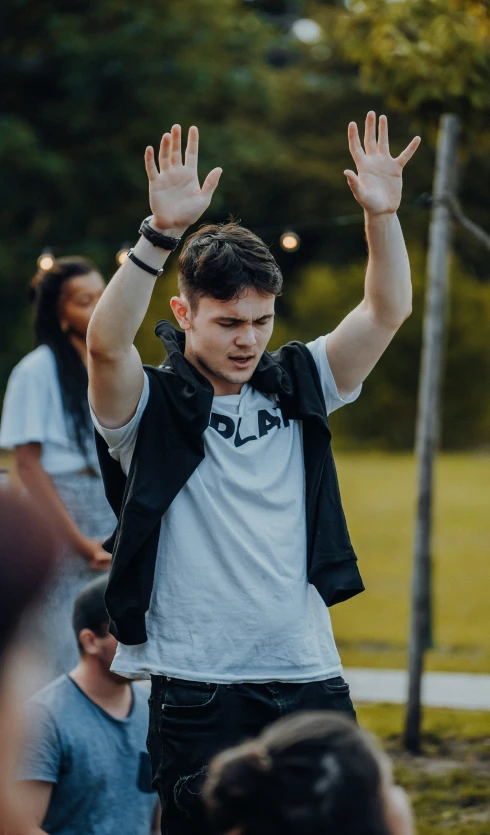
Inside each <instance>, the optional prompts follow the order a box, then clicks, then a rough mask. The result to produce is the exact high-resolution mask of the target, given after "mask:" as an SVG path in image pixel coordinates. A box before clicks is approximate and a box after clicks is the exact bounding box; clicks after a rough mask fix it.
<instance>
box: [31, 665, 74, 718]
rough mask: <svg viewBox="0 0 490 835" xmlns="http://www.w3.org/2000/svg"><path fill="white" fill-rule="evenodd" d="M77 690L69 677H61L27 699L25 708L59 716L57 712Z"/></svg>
mask: <svg viewBox="0 0 490 835" xmlns="http://www.w3.org/2000/svg"><path fill="white" fill-rule="evenodd" d="M77 689H78V688H75V686H74V683H73V682H72V680H71V679H70V677H69V676H67V675H65V674H64V675H61V676H59V677H58V678H55V679H54V680H53V681H50V682H49V684H45V685H44V687H41V689H40V690H37V692H36V693H34V695H33V696H31V697H30V699H28V701H27V707H28V708H29V709H32V710H36V709H37V708H43V709H44V710H45V711H47V712H49V713H53V716H56V715H59V711H60V710H61V709H62V708H63V707H64V706H65V705H66V704H67V703H69V702H71V701H72V700H73V696H74V695H75V694H76V690H77Z"/></svg>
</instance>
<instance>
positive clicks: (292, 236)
mask: <svg viewBox="0 0 490 835" xmlns="http://www.w3.org/2000/svg"><path fill="white" fill-rule="evenodd" d="M279 243H280V244H281V246H282V248H283V249H284V250H286V252H294V251H295V250H296V249H299V245H300V243H301V241H300V239H299V235H297V234H296V232H283V234H282V235H281V237H280V239H279Z"/></svg>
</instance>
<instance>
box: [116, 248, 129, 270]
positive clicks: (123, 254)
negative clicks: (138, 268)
mask: <svg viewBox="0 0 490 835" xmlns="http://www.w3.org/2000/svg"><path fill="white" fill-rule="evenodd" d="M130 249H131V247H130V246H127V245H126V244H124V246H122V247H121V249H120V250H119V252H118V253H117V255H116V261H117V263H118V264H119V266H122V264H124V262H125V261H126V260H127V258H128V252H129V250H130Z"/></svg>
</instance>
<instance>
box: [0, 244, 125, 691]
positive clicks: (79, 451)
mask: <svg viewBox="0 0 490 835" xmlns="http://www.w3.org/2000/svg"><path fill="white" fill-rule="evenodd" d="M104 286H105V285H104V281H103V279H102V276H101V275H100V273H99V271H98V270H97V268H96V267H95V265H94V264H93V263H92V262H91V261H89V260H88V259H86V258H81V257H65V258H59V259H58V260H56V261H55V262H54V264H53V266H52V268H51V269H49V270H39V271H38V273H37V274H36V275H35V277H34V279H33V281H32V297H33V300H34V303H35V335H36V344H37V347H36V349H35V350H34V351H32V352H31V353H29V354H27V356H25V357H24V358H23V359H22V360H21V362H20V363H19V364H18V365H17V366H16V367H15V368H14V370H13V371H12V374H11V376H10V379H9V382H8V386H7V393H6V396H5V401H4V406H3V414H2V423H1V427H0V446H1V447H3V448H7V449H15V463H16V467H17V472H18V475H19V477H20V479H21V481H22V482H23V484H24V485H25V487H26V488H27V490H28V491H29V492H30V494H31V495H32V496H33V498H35V500H36V501H37V502H38V503H39V504H40V505H41V507H42V508H43V510H44V511H45V513H46V514H48V515H49V516H50V517H51V518H52V519H53V520H54V522H55V523H56V526H57V528H58V530H59V531H60V532H61V534H62V536H63V539H64V541H65V542H66V545H67V547H66V552H65V555H64V559H63V560H62V561H61V563H60V566H59V569H58V571H57V573H56V576H55V579H54V582H53V583H52V585H51V586H50V588H49V591H48V592H47V594H46V595H45V599H44V600H43V603H42V607H41V610H40V612H39V617H38V619H37V624H36V627H37V629H36V631H37V633H38V635H39V638H40V641H41V646H42V649H43V651H44V652H45V653H47V665H48V675H49V677H54V676H56V675H60V674H61V673H63V672H67V671H68V670H69V669H71V668H72V667H73V665H74V664H76V660H77V648H76V645H75V642H74V640H73V636H72V631H71V626H70V623H71V610H72V606H73V601H74V599H75V597H76V595H77V594H78V592H79V591H80V589H81V588H82V587H83V586H84V585H85V584H86V583H87V582H88V581H89V580H91V579H92V578H93V577H94V576H95V574H96V573H97V572H100V571H104V570H106V569H107V568H108V567H109V564H110V555H109V554H107V553H106V552H105V551H104V550H103V548H102V545H101V542H102V541H103V540H104V539H105V538H106V537H107V536H109V534H110V533H111V531H112V529H113V528H114V526H115V518H114V515H113V513H112V510H111V509H110V507H109V505H108V503H107V500H106V498H105V494H104V489H103V484H102V479H101V476H100V470H99V465H98V461H97V455H96V450H95V440H94V433H93V428H92V424H91V420H90V415H89V409H88V400H87V388H88V377H87V370H86V362H87V348H86V334H87V328H88V323H89V320H90V317H91V315H92V313H93V310H94V308H95V305H96V304H97V302H98V300H99V298H100V296H101V295H102V292H103V290H104ZM30 631H32V625H31V629H30Z"/></svg>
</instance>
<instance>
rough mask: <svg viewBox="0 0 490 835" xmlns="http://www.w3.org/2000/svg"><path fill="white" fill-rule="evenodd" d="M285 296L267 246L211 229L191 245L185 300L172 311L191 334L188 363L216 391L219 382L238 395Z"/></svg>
mask: <svg viewBox="0 0 490 835" xmlns="http://www.w3.org/2000/svg"><path fill="white" fill-rule="evenodd" d="M281 290H282V275H281V271H280V269H279V267H278V265H277V263H276V261H275V259H274V257H273V255H272V254H271V252H270V251H269V248H268V246H267V245H266V244H265V243H264V242H263V241H262V240H261V239H260V238H258V237H257V235H254V234H253V232H250V231H249V230H248V229H245V228H244V227H243V226H240V225H239V224H237V223H226V224H220V225H217V224H211V225H208V226H204V227H202V228H201V229H199V230H198V231H197V232H195V233H194V234H193V235H190V236H189V237H188V238H187V239H186V242H185V244H184V247H183V249H182V252H181V255H180V258H179V293H180V295H179V296H178V297H177V296H176V297H174V298H173V299H172V301H171V306H172V310H173V312H174V315H175V317H176V319H177V321H178V323H179V325H180V327H181V328H182V329H183V330H184V331H185V333H186V349H185V352H186V356H187V358H188V359H189V360H190V361H191V362H192V363H193V364H194V365H195V366H196V367H197V368H198V369H199V370H200V371H202V372H203V373H204V374H205V376H207V377H208V379H210V380H211V382H212V383H213V384H215V383H216V384H217V385H215V389H219V387H220V386H219V383H220V382H221V383H224V384H225V386H229V385H230V384H231V385H232V386H233V385H236V386H237V387H238V389H239V388H240V386H241V385H243V383H245V382H247V380H249V379H250V377H251V376H252V374H253V372H254V371H255V368H256V367H257V364H258V362H259V360H260V357H261V356H262V354H263V353H264V351H265V349H266V347H267V343H268V342H269V339H270V337H271V334H272V329H273V325H274V302H275V299H276V296H278V295H279V294H280V293H281ZM218 393H219V392H218ZM226 393H231V392H229V391H227V392H226Z"/></svg>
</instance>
